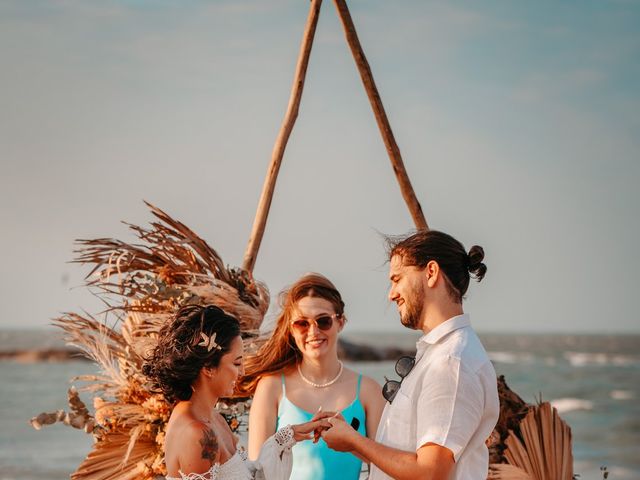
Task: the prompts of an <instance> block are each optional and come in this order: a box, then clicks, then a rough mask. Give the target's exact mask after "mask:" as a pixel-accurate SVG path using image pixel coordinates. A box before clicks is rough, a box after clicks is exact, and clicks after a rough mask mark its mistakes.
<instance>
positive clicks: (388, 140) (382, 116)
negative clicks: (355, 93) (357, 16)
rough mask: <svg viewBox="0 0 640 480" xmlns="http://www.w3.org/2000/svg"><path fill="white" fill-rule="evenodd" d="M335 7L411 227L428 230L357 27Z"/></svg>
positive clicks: (343, 8)
mask: <svg viewBox="0 0 640 480" xmlns="http://www.w3.org/2000/svg"><path fill="white" fill-rule="evenodd" d="M334 3H335V6H336V9H337V10H338V16H339V17H340V20H341V21H342V27H343V28H344V33H345V36H346V37H347V43H348V44H349V48H350V49H351V53H352V54H353V58H354V60H355V61H356V65H357V66H358V71H359V72H360V77H361V78H362V83H363V84H364V88H365V90H366V91H367V96H368V97H369V102H371V107H372V108H373V114H374V115H375V117H376V122H377V123H378V128H379V129H380V133H381V134H382V139H383V140H384V145H385V147H386V148H387V153H388V155H389V159H390V160H391V165H392V166H393V171H394V173H395V174H396V178H397V179H398V183H399V184H400V191H401V192H402V197H403V198H404V201H405V202H406V204H407V206H408V207H409V212H410V213H411V217H413V223H414V224H415V226H416V228H417V229H418V230H428V229H429V226H428V225H427V221H426V220H425V218H424V213H423V212H422V207H421V206H420V202H418V199H417V198H416V194H415V193H414V191H413V187H412V186H411V181H410V180H409V176H408V175H407V171H406V170H405V168H404V162H403V161H402V156H401V155H400V149H399V148H398V144H397V143H396V140H395V138H394V136H393V132H392V131H391V125H389V120H388V119H387V114H386V113H385V111H384V107H383V105H382V100H381V99H380V94H379V93H378V89H377V87H376V84H375V82H374V80H373V74H372V73H371V68H370V67H369V63H368V62H367V58H366V57H365V56H364V51H363V50H362V46H361V45H360V40H358V34H357V33H356V27H355V25H354V24H353V20H352V19H351V14H350V13H349V8H348V7H347V3H346V1H345V0H334Z"/></svg>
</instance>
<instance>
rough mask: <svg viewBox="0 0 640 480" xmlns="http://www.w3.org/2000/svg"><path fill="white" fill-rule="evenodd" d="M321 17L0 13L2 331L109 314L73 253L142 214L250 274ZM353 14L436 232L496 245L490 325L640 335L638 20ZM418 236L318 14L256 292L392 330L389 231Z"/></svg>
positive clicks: (171, 5) (61, 6)
mask: <svg viewBox="0 0 640 480" xmlns="http://www.w3.org/2000/svg"><path fill="white" fill-rule="evenodd" d="M308 6H309V4H308V2H306V1H299V0H295V1H294V0H229V1H227V0H216V1H210V2H204V1H196V0H189V1H185V0H180V1H177V0H176V1H169V0H153V1H151V0H146V1H143V0H140V1H133V0H129V1H125V0H120V1H102V0H101V1H97V0H59V1H43V0H30V1H28V2H25V1H23V0H0V65H2V68H1V73H0V162H1V172H2V173H1V174H0V222H1V224H2V234H1V235H0V252H1V255H2V258H1V261H0V265H2V275H0V299H1V301H0V328H27V327H41V326H45V325H48V324H49V322H50V320H51V318H53V317H55V316H57V315H59V314H60V313H61V312H65V311H76V312H80V311H82V310H86V311H89V312H97V311H99V309H100V304H99V303H98V302H97V300H96V299H95V298H93V297H92V296H91V295H90V294H89V293H88V292H87V291H86V290H85V289H84V288H83V287H82V282H83V277H84V275H85V274H86V273H87V272H88V270H87V269H86V268H83V267H81V266H78V265H75V264H69V263H68V262H69V260H71V259H72V258H73V249H74V243H73V242H74V239H77V238H96V237H116V238H120V239H123V240H129V241H131V240H133V237H132V236H131V234H130V233H129V232H128V231H127V228H126V227H125V226H124V225H123V224H122V223H121V221H127V222H131V223H136V224H146V223H147V222H148V221H150V220H151V219H152V217H151V215H150V213H149V212H148V210H147V209H146V207H145V205H144V203H143V200H147V201H149V202H151V203H153V204H155V205H157V206H158V207H160V208H162V209H164V210H165V211H167V212H168V213H169V214H171V215H172V216H174V217H175V218H177V219H179V220H180V221H182V222H183V223H185V224H187V225H188V226H190V227H191V228H192V229H193V230H195V231H196V232H197V233H199V234H200V235H201V236H202V237H203V238H205V239H206V240H207V241H208V242H209V243H210V244H211V245H212V246H213V247H214V248H215V249H216V250H217V251H218V252H219V253H220V255H221V256H222V258H223V260H224V261H225V263H227V264H229V265H231V266H240V265H241V263H242V258H243V255H244V250H245V247H246V244H247V241H248V238H249V233H250V231H251V226H252V223H253V219H254V215H255V211H256V207H257V203H258V199H259V195H260V192H261V189H262V184H263V181H264V177H265V174H266V171H267V166H268V164H269V161H270V157H271V150H272V147H273V144H274V141H275V138H276V135H277V133H278V130H279V128H280V125H281V122H282V119H283V116H284V113H285V110H286V106H287V102H288V99H289V93H290V89H291V84H292V80H293V74H294V68H295V63H296V59H297V55H298V50H299V45H300V40H301V38H302V32H303V28H304V24H305V21H306V17H307V13H308ZM349 6H350V9H351V13H352V16H353V19H354V22H355V25H356V28H357V31H358V34H359V36H360V40H361V43H362V45H363V48H364V51H365V53H366V55H367V58H368V60H369V63H370V65H371V69H372V71H373V75H374V78H375V80H376V83H377V86H378V89H379V92H380V95H381V97H382V100H383V103H384V105H385V109H386V111H387V114H388V117H389V121H390V123H391V126H392V128H393V131H394V134H395V137H396V140H397V143H398V145H399V147H400V150H401V152H402V156H403V159H404V162H405V166H406V168H407V172H408V174H409V176H410V178H411V180H412V183H413V186H414V189H415V192H416V195H417V197H418V199H419V200H420V202H421V204H422V208H423V210H424V212H425V215H426V218H427V221H428V222H429V225H430V226H431V228H435V229H438V230H443V231H446V232H448V233H450V234H452V235H453V236H454V237H456V238H458V239H459V240H460V241H462V242H463V243H464V244H465V246H466V247H467V248H469V247H470V246H471V245H473V244H478V245H482V246H483V247H484V249H485V253H486V257H485V262H486V264H487V267H488V272H487V275H486V277H485V279H484V280H483V281H482V282H481V283H475V282H473V283H472V285H471V286H470V289H469V292H468V295H467V298H466V300H465V310H466V311H467V312H469V313H470V314H471V319H472V323H473V324H474V326H475V328H476V329H477V330H479V331H481V332H540V333H542V332H558V333H560V332H569V333H602V332H611V333H616V332H635V333H640V318H639V315H638V313H637V301H636V299H635V296H636V295H637V291H638V284H637V278H636V274H637V272H638V271H640V255H639V254H638V247H637V244H638V239H639V238H640V220H639V219H640V191H639V189H638V187H637V183H638V181H640V153H639V152H640V114H639V113H638V112H640V88H639V86H640V3H639V2H637V1H625V0H617V1H613V0H610V1H601V0H599V1H581V2H549V1H544V0H543V1H539V2H506V1H502V2H500V1H483V2H472V1H444V0H436V1H426V0H415V1H410V0H397V1H393V2H389V1H386V0H353V1H351V2H349ZM412 228H413V223H412V220H411V217H410V215H409V213H408V209H407V207H406V205H405V204H404V202H403V200H402V197H401V195H400V191H399V188H398V186H397V183H396V180H395V177H394V175H393V171H392V169H391V166H390V162H389V159H388V157H387V155H386V151H385V148H384V145H383V143H382V140H381V137H380V134H379V132H378V129H377V126H376V123H375V121H374V117H373V114H372V111H371V107H370V105H369V103H368V100H367V97H366V95H365V92H364V89H363V87H362V83H361V81H360V78H359V75H358V73H357V70H356V67H355V64H354V62H353V58H352V57H351V54H350V51H349V49H348V47H347V44H346V41H345V39H344V36H343V33H342V29H341V26H340V23H339V20H338V17H337V15H336V12H335V8H334V5H333V3H332V2H330V1H325V2H324V4H323V6H322V11H321V15H320V21H319V24H318V29H317V33H316V38H315V42H314V46H313V50H312V53H311V60H310V64H309V69H308V73H307V80H306V84H305V90H304V93H303V97H302V103H301V106H300V114H299V116H298V120H297V123H296V125H295V128H294V130H293V134H292V136H291V139H290V141H289V143H288V145H287V149H286V152H285V155H284V159H283V163H282V167H281V170H280V175H279V177H278V183H277V186H276V191H275V196H274V200H273V204H272V207H271V213H270V216H269V220H268V223H267V228H266V233H265V237H264V239H263V242H262V246H261V249H260V252H259V255H258V260H257V263H256V267H255V270H254V274H255V276H256V277H257V278H258V279H259V280H262V281H264V282H265V283H266V284H267V285H268V286H269V289H270V291H271V293H272V299H275V298H276V295H277V292H279V291H280V290H281V289H282V288H283V287H285V286H286V285H288V284H290V283H292V282H293V281H295V279H296V278H297V277H299V276H300V275H302V274H303V273H305V272H309V271H318V272H321V273H323V274H325V275H327V276H328V277H329V278H330V279H332V280H333V281H334V283H335V284H336V285H337V286H338V288H339V289H340V291H341V292H342V294H343V296H344V298H345V302H346V304H347V306H346V313H347V316H348V318H349V324H348V325H347V330H346V331H347V332H348V331H349V330H351V331H354V332H355V331H389V332H401V331H402V327H401V326H400V323H399V320H398V316H397V313H396V309H395V306H394V305H393V304H391V303H389V301H388V300H387V292H388V287H389V282H388V278H387V275H388V264H387V263H386V258H385V252H384V245H383V237H382V235H383V234H392V235H397V234H403V233H407V232H409V231H410V230H412ZM271 316H272V313H271V314H270V315H269V318H270V317H271Z"/></svg>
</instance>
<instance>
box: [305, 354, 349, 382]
mask: <svg viewBox="0 0 640 480" xmlns="http://www.w3.org/2000/svg"><path fill="white" fill-rule="evenodd" d="M338 363H339V364H340V370H338V374H337V375H336V376H335V378H334V379H333V380H329V381H328V382H327V383H314V382H312V381H311V380H309V379H308V378H307V377H305V376H304V375H303V374H302V369H301V368H300V364H298V373H299V374H300V378H301V379H302V381H303V382H304V383H306V384H307V385H311V386H312V387H314V388H326V387H330V386H331V385H333V384H334V383H336V382H337V381H338V379H339V378H340V375H342V367H343V365H342V362H341V361H340V360H338Z"/></svg>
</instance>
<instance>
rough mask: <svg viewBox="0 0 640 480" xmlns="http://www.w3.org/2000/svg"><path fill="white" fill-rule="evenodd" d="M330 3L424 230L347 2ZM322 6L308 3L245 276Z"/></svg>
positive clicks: (421, 227) (400, 181)
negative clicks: (292, 75) (304, 23)
mask: <svg viewBox="0 0 640 480" xmlns="http://www.w3.org/2000/svg"><path fill="white" fill-rule="evenodd" d="M333 3H334V5H335V7H336V11H337V13H338V16H339V17H340V21H341V23H342V27H343V29H344V34H345V37H346V40H347V43H348V44H349V48H350V49H351V53H352V54H353V58H354V60H355V62H356V66H357V67H358V71H359V73H360V77H361V78H362V83H363V85H364V89H365V91H366V92H367V96H368V97H369V102H370V103H371V108H372V109H373V114H374V116H375V118H376V122H377V124H378V128H379V129H380V134H381V135H382V140H383V141H384V145H385V147H386V149H387V154H388V155H389V159H390V160H391V165H392V167H393V171H394V173H395V175H396V179H397V180H398V184H399V185H400V191H401V193H402V197H403V198H404V201H405V202H406V204H407V207H409V212H410V213H411V217H412V218H413V222H414V224H415V226H416V228H417V229H418V230H427V229H428V228H429V226H428V225H427V221H426V220H425V218H424V213H423V212H422V207H421V206H420V202H419V201H418V199H417V197H416V195H415V192H414V191H413V186H412V185H411V180H409V175H408V174H407V171H406V169H405V167H404V162H403V161H402V155H401V154H400V148H399V147H398V144H397V143H396V139H395V137H394V135H393V131H392V130H391V125H390V124H389V119H388V118H387V114H386V112H385V110H384V106H383V105H382V99H381V98H380V94H379V93H378V88H377V87H376V83H375V81H374V79H373V73H372V72H371V68H370V67H369V62H367V58H366V56H365V54H364V50H363V49H362V45H361V44H360V40H359V39H358V34H357V33H356V27H355V25H354V23H353V20H352V18H351V14H350V13H349V8H348V7H347V2H346V1H345V0H334V1H333ZM321 6H322V0H311V2H310V8H309V15H308V17H307V23H306V25H305V29H304V34H303V36H302V43H301V45H300V53H299V55H298V62H297V65H296V71H295V74H294V79H293V86H292V87H291V95H290V96H289V105H288V106H287V111H286V113H285V116H284V120H283V121H282V126H281V127H280V131H279V132H278V136H277V137H276V141H275V145H274V146H273V151H272V153H271V163H270V164H269V168H268V169H267V175H266V178H265V181H264V185H263V187H262V194H261V195H260V201H259V202H258V209H257V212H256V216H255V219H254V221H253V228H252V229H251V234H250V236H249V243H248V245H247V249H246V251H245V254H244V260H243V263H242V268H243V269H244V270H246V271H248V272H252V271H253V267H254V266H255V263H256V258H257V256H258V251H259V250H260V244H261V242H262V237H263V235H264V230H265V227H266V225H267V218H268V216H269V209H270V207H271V200H272V199H273V193H274V191H275V187H276V180H277V178H278V172H279V171H280V165H281V164H282V158H283V157H284V152H285V149H286V147H287V142H288V141H289V137H290V135H291V132H292V131H293V127H294V125H295V122H296V119H297V117H298V111H299V108H300V101H301V99H302V91H303V90H304V81H305V77H306V74H307V66H308V65H309V57H310V56H311V48H312V46H313V38H314V36H315V33H316V26H317V25H318V18H319V17H320V7H321Z"/></svg>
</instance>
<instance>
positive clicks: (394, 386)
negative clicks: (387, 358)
mask: <svg viewBox="0 0 640 480" xmlns="http://www.w3.org/2000/svg"><path fill="white" fill-rule="evenodd" d="M415 364H416V359H415V358H413V357H408V356H404V357H400V358H399V359H398V361H397V362H396V373H397V374H398V375H399V376H400V381H397V380H389V379H388V378H387V377H384V379H385V380H386V383H385V384H384V386H383V387H382V396H383V397H384V398H385V400H386V401H388V402H389V403H392V402H393V399H394V398H396V394H397V393H398V390H400V386H401V385H402V381H403V380H404V378H405V377H406V376H407V375H409V372H410V371H411V369H412V368H413V366H414V365H415Z"/></svg>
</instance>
